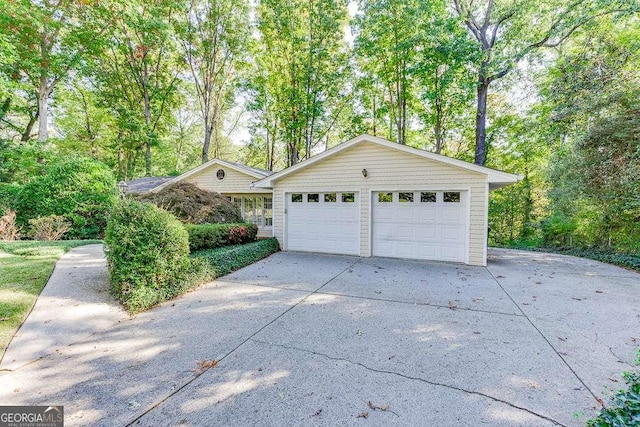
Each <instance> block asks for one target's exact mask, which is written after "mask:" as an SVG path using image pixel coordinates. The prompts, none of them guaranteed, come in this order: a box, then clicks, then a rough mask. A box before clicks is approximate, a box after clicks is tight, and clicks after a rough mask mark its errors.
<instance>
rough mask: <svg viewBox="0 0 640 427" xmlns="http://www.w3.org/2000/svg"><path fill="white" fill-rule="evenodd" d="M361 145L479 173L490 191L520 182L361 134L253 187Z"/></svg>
mask: <svg viewBox="0 0 640 427" xmlns="http://www.w3.org/2000/svg"><path fill="white" fill-rule="evenodd" d="M363 143H372V144H377V145H380V146H383V147H387V148H390V149H393V150H398V151H402V152H404V153H408V154H411V155H414V156H419V157H423V158H425V159H429V160H433V161H436V162H440V163H445V164H447V165H450V166H453V167H457V168H460V169H463V170H466V171H471V172H476V173H481V174H483V175H487V180H488V181H489V186H490V188H491V189H496V188H500V187H504V186H505V185H509V184H512V183H514V182H518V181H520V179H522V177H521V176H520V175H514V174H511V173H507V172H502V171H499V170H495V169H491V168H487V167H484V166H478V165H476V164H473V163H469V162H465V161H463V160H458V159H454V158H452V157H447V156H443V155H441V154H436V153H432V152H430V151H426V150H421V149H418V148H413V147H408V146H406V145H402V144H398V143H395V142H392V141H389V140H386V139H383V138H379V137H377V136H372V135H368V134H362V135H360V136H357V137H355V138H353V139H350V140H349V141H346V142H343V143H341V144H338V145H337V146H335V147H333V148H330V149H329V150H327V151H324V152H323V153H320V154H317V155H315V156H313V157H311V158H309V159H307V160H304V161H302V162H300V163H298V164H296V165H293V166H291V167H288V168H287V169H284V170H282V171H280V172H278V173H274V174H272V175H269V176H267V177H264V178H262V179H261V180H260V181H258V182H256V183H254V185H253V186H254V187H258V188H272V187H273V183H274V182H275V181H278V180H280V179H282V178H284V177H286V176H289V175H292V174H294V173H296V172H298V171H300V170H302V169H305V168H308V167H309V166H311V165H314V164H316V163H318V162H321V161H323V160H325V159H327V158H329V157H332V156H335V155H336V154H338V153H340V152H342V151H344V150H346V149H348V148H351V147H354V146H356V145H359V144H363Z"/></svg>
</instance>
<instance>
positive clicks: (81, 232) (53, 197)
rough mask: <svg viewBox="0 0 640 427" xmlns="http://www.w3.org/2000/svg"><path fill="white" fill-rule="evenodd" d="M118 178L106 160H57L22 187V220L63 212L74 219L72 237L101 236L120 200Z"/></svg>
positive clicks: (19, 209)
mask: <svg viewBox="0 0 640 427" xmlns="http://www.w3.org/2000/svg"><path fill="white" fill-rule="evenodd" d="M117 197H118V194H117V187H116V180H115V177H114V176H113V174H112V173H111V171H110V170H109V169H108V168H107V167H106V166H105V165H104V164H102V163H100V162H97V161H95V160H92V159H86V158H80V159H73V160H68V161H62V162H59V163H54V164H53V165H51V166H48V167H47V168H46V171H45V173H44V174H43V175H39V176H36V177H34V178H33V179H32V180H31V181H29V182H28V183H27V184H25V185H24V186H23V187H22V190H21V191H20V193H19V194H18V198H17V200H16V205H15V207H16V210H17V212H18V218H17V219H18V223H19V224H21V225H26V224H27V223H28V220H29V219H33V218H37V217H42V216H49V215H61V216H64V217H65V218H66V219H67V220H68V221H70V222H71V230H70V231H69V234H68V237H69V238H71V239H77V238H81V239H95V238H99V237H100V235H101V234H102V232H103V230H104V227H105V225H106V218H107V215H108V211H109V209H110V208H111V206H112V205H113V204H114V203H115V201H116V200H117Z"/></svg>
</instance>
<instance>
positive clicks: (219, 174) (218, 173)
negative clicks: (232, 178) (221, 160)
mask: <svg viewBox="0 0 640 427" xmlns="http://www.w3.org/2000/svg"><path fill="white" fill-rule="evenodd" d="M224 177H225V172H224V169H218V170H217V171H216V178H218V181H222V180H223V179H224Z"/></svg>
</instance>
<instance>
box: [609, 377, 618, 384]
mask: <svg viewBox="0 0 640 427" xmlns="http://www.w3.org/2000/svg"><path fill="white" fill-rule="evenodd" d="M609 381H613V382H614V383H617V382H618V380H616V379H615V378H609Z"/></svg>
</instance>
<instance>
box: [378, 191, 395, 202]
mask: <svg viewBox="0 0 640 427" xmlns="http://www.w3.org/2000/svg"><path fill="white" fill-rule="evenodd" d="M378 202H380V203H391V202H393V193H378Z"/></svg>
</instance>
